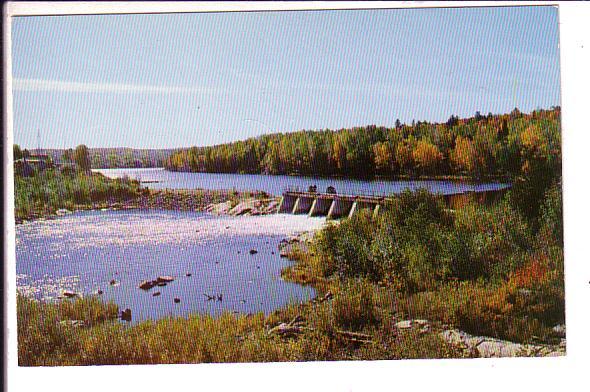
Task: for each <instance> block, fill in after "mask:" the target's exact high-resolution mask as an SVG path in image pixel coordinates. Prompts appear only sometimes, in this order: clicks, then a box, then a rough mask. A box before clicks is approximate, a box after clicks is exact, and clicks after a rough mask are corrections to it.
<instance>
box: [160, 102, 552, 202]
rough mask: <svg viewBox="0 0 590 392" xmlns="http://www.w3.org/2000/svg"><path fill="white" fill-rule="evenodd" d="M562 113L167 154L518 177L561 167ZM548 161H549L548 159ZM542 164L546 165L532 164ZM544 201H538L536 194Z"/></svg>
mask: <svg viewBox="0 0 590 392" xmlns="http://www.w3.org/2000/svg"><path fill="white" fill-rule="evenodd" d="M560 156H561V137H560V108H559V107H557V108H552V109H551V110H537V111H534V112H532V113H530V114H523V113H520V112H519V111H518V109H515V110H514V111H512V112H511V113H510V114H502V115H492V114H491V113H490V114H488V116H482V115H480V114H479V113H476V115H475V116H474V117H471V118H466V119H459V118H457V117H455V116H451V118H449V120H448V121H447V122H446V123H429V122H420V121H419V122H417V123H413V124H412V125H406V124H401V123H400V122H397V126H396V127H394V128H386V127H377V126H375V125H370V126H366V127H357V128H351V129H341V130H338V131H332V130H327V129H326V130H321V131H299V132H293V133H286V134H272V135H264V136H260V137H258V138H251V139H247V140H244V141H238V142H234V143H229V144H223V145H218V146H213V147H192V148H190V149H186V150H181V151H178V152H176V153H174V154H172V155H171V156H170V157H169V159H167V160H166V162H165V167H166V168H167V169H169V170H179V171H196V172H222V173H267V174H292V173H296V174H300V175H319V176H333V175H338V176H349V177H372V176H374V175H381V176H388V177H399V176H404V177H406V176H409V177H417V176H427V177H433V176H434V177H437V176H449V175H455V176H467V177H471V178H485V177H488V178H490V177H505V178H516V177H518V176H519V175H521V173H522V171H523V165H524V164H525V163H526V162H527V161H528V162H529V165H528V166H527V168H525V170H526V171H542V170H544V169H555V168H556V167H559V166H560V164H561V159H560ZM551 157H554V158H551ZM539 159H541V160H542V161H543V162H544V163H545V164H547V166H538V165H535V164H536V163H538V161H539ZM537 196H538V197H542V195H537Z"/></svg>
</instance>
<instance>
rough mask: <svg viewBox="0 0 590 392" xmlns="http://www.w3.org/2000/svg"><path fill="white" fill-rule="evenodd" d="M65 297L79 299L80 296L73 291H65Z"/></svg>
mask: <svg viewBox="0 0 590 392" xmlns="http://www.w3.org/2000/svg"><path fill="white" fill-rule="evenodd" d="M63 296H64V297H66V298H74V297H77V296H78V294H76V293H74V292H73V291H64V292H63Z"/></svg>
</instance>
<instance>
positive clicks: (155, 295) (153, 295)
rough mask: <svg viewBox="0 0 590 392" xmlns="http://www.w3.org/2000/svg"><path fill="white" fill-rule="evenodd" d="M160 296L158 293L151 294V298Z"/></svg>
mask: <svg viewBox="0 0 590 392" xmlns="http://www.w3.org/2000/svg"><path fill="white" fill-rule="evenodd" d="M160 294H162V293H160V292H159V291H156V292H155V293H153V294H152V297H157V296H158V295H160Z"/></svg>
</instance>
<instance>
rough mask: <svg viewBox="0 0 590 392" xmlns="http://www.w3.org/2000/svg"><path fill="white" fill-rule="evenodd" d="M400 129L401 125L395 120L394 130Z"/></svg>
mask: <svg viewBox="0 0 590 392" xmlns="http://www.w3.org/2000/svg"><path fill="white" fill-rule="evenodd" d="M401 127H402V123H401V121H400V120H399V118H398V119H397V120H395V129H400V128H401Z"/></svg>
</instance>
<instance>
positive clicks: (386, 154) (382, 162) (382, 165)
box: [373, 142, 393, 173]
mask: <svg viewBox="0 0 590 392" xmlns="http://www.w3.org/2000/svg"><path fill="white" fill-rule="evenodd" d="M373 154H374V155H375V170H376V171H377V172H378V173H387V172H389V171H390V170H391V166H392V165H391V164H392V163H393V151H392V148H391V146H390V144H389V143H383V142H378V143H375V144H374V145H373Z"/></svg>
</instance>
